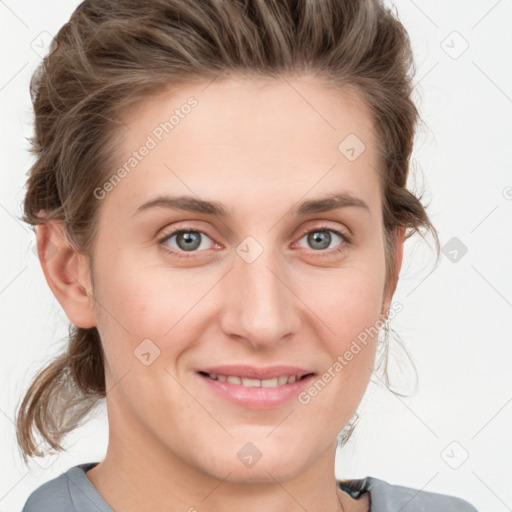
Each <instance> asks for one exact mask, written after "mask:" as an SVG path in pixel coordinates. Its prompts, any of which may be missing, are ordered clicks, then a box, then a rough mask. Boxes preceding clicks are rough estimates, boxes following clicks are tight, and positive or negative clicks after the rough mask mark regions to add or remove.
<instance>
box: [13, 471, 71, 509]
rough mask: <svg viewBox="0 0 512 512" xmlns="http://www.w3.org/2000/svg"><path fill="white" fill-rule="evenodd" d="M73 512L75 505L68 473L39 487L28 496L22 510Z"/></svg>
mask: <svg viewBox="0 0 512 512" xmlns="http://www.w3.org/2000/svg"><path fill="white" fill-rule="evenodd" d="M52 510H53V511H56V512H57V511H58V512H64V511H65V512H68V511H69V512H72V511H73V506H72V503H71V496H70V495H69V487H68V481H67V477H66V474H65V473H63V474H62V475H60V476H59V477H58V478H54V479H53V480H50V481H49V482H46V483H44V484H43V485H41V486H40V487H38V488H37V489H36V490H35V491H33V492H32V494H31V495H30V496H29V497H28V499H27V501H26V503H25V506H24V507H23V510H22V512H46V511H48V512H50V511H52Z"/></svg>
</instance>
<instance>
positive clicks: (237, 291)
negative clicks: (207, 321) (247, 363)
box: [224, 237, 296, 346]
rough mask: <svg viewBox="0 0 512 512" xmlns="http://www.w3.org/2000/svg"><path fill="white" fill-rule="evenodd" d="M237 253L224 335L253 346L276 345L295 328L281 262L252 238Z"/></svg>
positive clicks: (292, 297)
mask: <svg viewBox="0 0 512 512" xmlns="http://www.w3.org/2000/svg"><path fill="white" fill-rule="evenodd" d="M270 238H271V237H268V238H267V240H270ZM236 251H237V255H236V257H235V262H234V268H233V270H232V271H231V272H230V273H229V282H228V283H227V286H228V290H227V292H226V293H227V297H228V302H227V305H226V306H227V308H228V311H226V312H225V313H226V316H225V319H226V324H225V325H224V328H225V332H226V333H227V334H231V335H238V336H241V337H244V338H246V339H247V340H248V341H249V342H250V343H251V344H252V345H254V346H256V345H259V346H263V345H270V344H273V343H277V342H279V340H280V339H281V338H282V337H283V336H286V335H287V334H289V333H290V332H293V331H294V329H295V328H296V325H295V321H294V320H296V318H294V315H295V314H296V312H295V311H294V307H293V301H294V295H293V293H292V292H291V290H290V289H289V288H288V286H287V284H285V283H286V275H285V274H286V271H285V267H284V266H283V265H282V264H281V263H282V260H281V259H280V258H279V254H278V252H277V251H275V250H274V249H273V248H272V247H270V246H268V247H264V246H263V244H261V243H259V242H257V241H256V240H255V239H254V238H252V237H247V239H246V240H244V241H243V242H242V243H241V244H240V245H239V246H238V247H237V249H236ZM228 319H229V320H228Z"/></svg>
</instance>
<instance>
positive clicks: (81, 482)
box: [22, 462, 478, 512]
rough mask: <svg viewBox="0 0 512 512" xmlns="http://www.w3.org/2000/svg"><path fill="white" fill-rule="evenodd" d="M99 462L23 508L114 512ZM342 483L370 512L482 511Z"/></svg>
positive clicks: (438, 498) (29, 511)
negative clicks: (100, 484) (98, 482)
mask: <svg viewBox="0 0 512 512" xmlns="http://www.w3.org/2000/svg"><path fill="white" fill-rule="evenodd" d="M96 464H98V463H97V462H89V463H86V464H79V465H77V466H74V467H72V468H70V469H68V470H67V471H66V472H65V473H63V474H62V475H60V476H59V477H57V478H54V479H53V480H50V481H49V482H46V483H45V484H43V485H41V486H40V487H38V488H37V489H36V490H35V491H33V492H32V494H31V495H30V496H29V497H28V499H27V502H26V503H25V506H24V507H23V510H22V512H113V510H112V509H111V508H110V507H109V506H108V505H107V503H106V501H105V500H104V499H103V498H102V496H101V495H100V493H99V492H98V491H97V490H96V488H95V487H94V486H93V485H92V483H91V481H90V480H89V478H88V477H87V475H86V474H85V472H86V471H87V470H89V469H91V468H92V467H94V466H95V465H96ZM339 486H340V489H342V490H343V491H345V492H347V493H349V494H350V495H351V496H352V497H353V498H356V499H357V498H358V497H359V496H360V495H361V493H363V492H368V493H369V494H370V502H371V507H370V512H398V511H400V512H427V511H428V512H448V511H449V512H478V511H477V509H476V508H475V507H473V506H472V505H470V504H469V503H468V502H467V501H465V500H463V499H461V498H456V497H454V496H448V495H446V494H438V493H433V492H426V491H420V490H419V489H413V488H411V487H403V486H401V485H393V484H390V483H388V482H386V481H385V480H380V479H379V478H374V477H371V476H367V477H365V478H362V479H358V480H350V484H347V485H342V484H341V483H339Z"/></svg>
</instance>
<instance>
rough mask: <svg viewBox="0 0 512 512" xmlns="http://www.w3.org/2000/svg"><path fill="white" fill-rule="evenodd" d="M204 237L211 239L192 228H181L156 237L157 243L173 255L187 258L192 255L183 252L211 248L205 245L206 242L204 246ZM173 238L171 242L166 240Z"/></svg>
mask: <svg viewBox="0 0 512 512" xmlns="http://www.w3.org/2000/svg"><path fill="white" fill-rule="evenodd" d="M205 238H207V239H209V240H211V238H210V237H209V236H208V235H207V234H206V233H204V232H203V231H199V230H197V229H192V228H190V229H189V228H181V229H177V230H175V231H172V232H170V233H167V234H165V235H162V237H161V238H159V239H158V243H159V244H160V245H162V246H163V247H164V248H165V249H166V250H168V251H169V252H170V253H172V254H174V255H175V256H178V257H181V258H189V257H191V256H193V255H191V256H189V255H187V254H183V253H187V252H192V253H193V252H197V251H198V250H199V249H203V250H204V249H208V248H211V247H207V245H208V244H206V247H205V243H204V242H205ZM173 239H174V241H173V243H167V241H172V240H173Z"/></svg>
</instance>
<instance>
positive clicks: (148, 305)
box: [38, 76, 404, 512]
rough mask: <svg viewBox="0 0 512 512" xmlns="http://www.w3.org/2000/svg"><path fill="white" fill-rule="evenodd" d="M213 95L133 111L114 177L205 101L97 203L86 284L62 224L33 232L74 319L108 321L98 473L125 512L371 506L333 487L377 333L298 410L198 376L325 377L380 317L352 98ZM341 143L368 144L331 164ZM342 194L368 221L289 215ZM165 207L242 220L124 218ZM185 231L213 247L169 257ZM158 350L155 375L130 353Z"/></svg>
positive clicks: (374, 185)
mask: <svg viewBox="0 0 512 512" xmlns="http://www.w3.org/2000/svg"><path fill="white" fill-rule="evenodd" d="M206 84H207V82H203V83H190V84H188V85H186V86H185V85H184V86H182V87H181V88H180V89H178V90H176V89H175V90H173V91H172V92H170V91H166V92H165V93H163V94H158V95H155V96H152V97H151V98H149V99H145V100H144V103H142V104H141V105H139V106H138V107H137V108H135V109H132V110H131V111H130V112H127V113H125V115H124V121H125V122H126V124H127V126H128V127H129V129H125V130H124V131H122V132H120V144H121V145H120V150H121V154H120V159H119V163H120V165H122V164H123V163H124V162H125V161H126V159H127V158H128V157H129V156H130V155H131V153H132V152H133V151H134V150H136V149H137V148H139V147H140V146H141V145H142V144H143V143H144V141H145V140H146V137H147V136H148V134H151V133H152V131H153V130H154V128H155V126H157V125H158V124H159V123H160V122H162V121H163V120H165V119H168V117H169V114H166V113H171V112H172V111H173V110H174V109H175V108H179V107H180V105H183V104H184V103H185V102H186V100H187V98H189V97H190V96H194V97H195V98H196V99H197V100H198V105H197V107H195V108H194V109H193V110H192V111H191V113H190V114H189V115H188V116H186V117H185V118H184V119H182V120H181V121H180V123H179V125H177V126H176V127H175V128H174V130H173V131H172V132H170V133H169V134H167V135H165V137H164V138H163V140H162V141H161V142H160V143H159V144H158V146H157V147H156V148H154V149H153V150H152V151H150V153H149V154H148V155H147V156H146V157H145V158H144V159H143V160H142V161H141V162H140V163H139V164H138V165H137V167H136V168H135V169H134V170H132V172H130V173H129V174H127V175H126V176H125V177H124V178H123V179H122V180H121V182H120V183H118V184H117V185H116V186H115V187H114V188H113V190H111V191H109V192H108V193H107V194H106V195H105V197H104V198H103V199H101V200H100V202H101V215H100V221H99V222H100V224H99V231H98V238H97V241H96V245H95V248H94V267H93V275H94V284H95V286H94V289H93V287H92V283H91V275H90V274H89V272H88V265H89V262H88V260H87V258H86V257H85V256H84V255H82V254H79V253H77V252H74V251H73V249H72V248H71V247H70V246H69V245H68V244H67V243H66V240H65V238H64V237H63V231H62V226H61V225H59V224H58V223H57V222H55V221H52V222H49V223H46V224H45V225H42V226H40V227H38V239H39V246H40V251H42V252H41V254H42V255H44V252H45V247H46V244H47V243H48V241H51V242H52V244H53V245H54V246H55V247H56V253H55V255H54V256H52V257H51V258H50V259H49V260H48V261H45V260H44V257H43V258H42V259H41V265H42V267H43V271H44V273H45V276H46V279H47V281H48V283H49V286H50V288H51V289H52V291H53V293H54V294H55V296H56V298H57V299H58V300H59V302H60V304H61V305H62V307H63V309H64V311H65V312H66V315H67V316H68V318H69V320H70V321H71V322H72V323H74V324H75V325H78V326H81V327H86V328H88V327H92V326H96V327H97V329H98V330H99V332H100V335H101V339H102V343H103V347H104V350H105V354H106V365H105V370H106V386H107V390H108V392H107V398H106V401H107V411H108V419H109V432H110V437H109V445H108V450H107V454H106V457H105V459H104V460H103V461H101V462H100V464H99V465H97V466H96V467H95V468H93V469H92V470H90V471H88V473H87V476H88V478H89V479H90V480H91V482H92V483H93V484H94V486H95V487H96V488H97V489H98V491H99V492H100V494H101V495H102V496H103V497H104V499H105V500H106V501H107V503H109V504H110V506H111V507H112V508H113V509H114V510H123V511H125V512H133V511H138V510H155V511H164V510H166V511H169V510H176V511H178V510H194V509H195V510H198V511H201V510H209V511H214V512H215V511H223V512H230V511H235V510H236V511H239V510H245V511H248V512H252V511H261V510H265V511H268V512H282V511H287V512H294V511H299V510H300V511H303V510H304V509H306V510H308V511H335V510H341V509H342V505H343V509H344V510H345V511H364V510H368V508H369V504H370V502H369V499H368V496H367V494H363V496H362V497H361V498H360V499H359V500H354V499H351V498H350V497H349V496H348V494H346V493H344V492H342V491H337V490H336V480H335V473H334V460H335V453H336V436H337V435H338V433H339V432H340V431H341V430H342V429H343V427H344V426H345V424H346V423H347V421H348V420H349V419H350V418H351V416H352V415H353V413H354V411H355V410H356V408H357V406H358V405H359V403H360V401H361V399H362V397H363V395H364V392H365V390H366V388H367V385H368V383H369V380H370V376H371V372H372V369H373V365H374V359H375V349H376V341H377V340H376V338H374V339H371V338H370V339H369V342H368V344H367V345H366V346H362V347H363V348H362V350H361V351H360V352H359V353H358V354H357V355H356V356H354V358H353V359H352V360H351V361H350V362H349V363H348V364H347V365H346V366H345V367H344V368H343V370H342V371H341V372H338V373H337V374H336V376H335V378H333V379H332V380H331V381H330V382H329V384H328V385H327V386H326V387H325V388H324V389H323V390H322V391H321V392H320V393H319V394H318V395H317V396H316V397H314V399H312V400H311V401H310V403H308V404H307V405H302V404H300V403H299V402H298V401H297V400H291V402H290V403H289V404H287V405H285V406H281V407H278V408H274V409H266V410H265V409H263V410H250V409H247V408H244V407H242V406H239V405H235V404H232V403H230V402H228V401H226V400H225V399H223V398H221V397H219V396H217V395H216V394H214V393H212V392H211V391H210V390H209V388H208V386H206V384H205V382H204V381H203V379H202V378H200V377H199V376H198V375H197V373H196V372H195V369H196V368H198V367H201V366H202V367H205V366H210V365H221V364H248V365H252V366H257V367H263V366H270V365H277V364H287V365H296V366H300V367H305V368H309V369H311V370H312V371H314V372H316V373H317V375H321V374H322V373H323V372H324V371H326V370H327V369H328V368H329V367H330V366H332V364H333V362H334V361H335V360H336V358H337V357H338V356H339V355H342V354H344V353H345V351H346V350H347V349H348V348H349V347H350V345H351V343H352V341H353V340H355V339H356V338H357V336H358V334H359V333H361V332H362V331H364V329H365V328H368V327H370V326H372V325H375V323H376V321H377V320H378V319H379V318H383V317H385V316H386V314H387V312H388V309H389V307H390V302H391V298H392V293H393V292H394V289H395V286H396V278H395V279H394V281H393V285H392V286H391V288H390V292H389V293H388V294H387V295H385V294H384V289H385V288H384V285H385V266H384V241H383V224H382V202H381V190H380V184H379V179H378V175H377V171H376V169H377V168H378V165H379V164H378V162H379V160H378V155H377V149H376V147H377V146H376V140H375V139H374V132H373V131H372V123H371V120H370V115H369V111H368V110H367V108H366V106H365V104H364V103H363V102H362V101H360V100H359V98H358V96H357V95H356V94H355V93H354V91H350V90H348V89H347V90H346V91H344V92H340V91H335V90H333V89H329V88H326V87H325V86H323V85H322V84H321V83H319V82H318V81H315V79H313V78H308V77H304V76H303V77H297V78H293V79H292V78H288V79H287V81H285V80H274V79H254V78H251V79H247V78H246V79H242V78H233V77H229V78H225V79H223V80H216V81H214V82H212V83H210V84H209V85H208V87H206ZM291 86H293V88H292V87H291ZM205 87H206V88H205ZM294 89H296V91H299V92H300V94H298V93H297V92H296V91H294ZM305 99H306V100H307V101H305ZM350 133H352V134H356V135H357V137H358V138H359V139H360V140H361V141H363V142H364V144H365V146H366V149H365V151H364V152H363V153H362V154H361V155H360V156H359V157H358V158H357V159H356V160H354V161H349V160H348V159H347V158H346V157H345V156H344V155H343V154H341V152H340V151H339V150H338V145H339V144H340V142H341V141H342V140H343V139H344V138H345V137H346V136H347V135H348V134H350ZM329 170H330V171H329ZM328 171H329V172H328ZM114 172H115V170H114ZM333 191H339V192H350V193H352V194H353V195H354V196H356V197H359V198H361V199H363V200H364V201H365V202H366V203H367V204H368V205H369V211H366V210H364V209H362V208H357V207H345V208H340V209H336V210H333V211H329V212H323V213H316V214H309V215H307V216H305V217H302V218H299V217H297V216H296V215H295V214H294V208H295V207H296V204H297V203H298V202H301V201H303V200H307V199H313V198H322V197H324V196H326V195H328V194H330V193H332V192H333ZM158 194H174V195H180V194H189V195H190V194H192V195H194V196H197V197H199V198H201V199H206V200H215V201H219V202H221V203H223V204H224V205H225V207H226V208H227V209H229V210H230V211H231V212H232V216H231V217H229V218H226V219H222V218H220V217H218V216H215V215H208V214H197V213H191V212H186V211H180V210H173V209H167V208H152V209H148V210H147V211H144V212H143V213H139V214H137V215H135V216H133V215H134V212H135V210H136V208H137V206H139V205H140V204H142V203H143V202H145V201H147V200H149V199H152V198H154V197H155V196H156V195H158ZM132 216H133V217H132ZM185 225H186V227H189V228H190V227H192V228H193V229H196V230H199V231H202V232H204V233H206V235H207V236H204V235H201V236H202V237H203V238H202V242H201V246H200V248H198V249H196V250H195V252H186V251H184V250H183V249H182V247H183V246H184V244H181V245H178V240H177V238H178V237H176V236H174V237H172V238H168V239H167V241H165V242H164V244H163V245H159V243H158V242H157V237H158V236H160V235H163V234H165V233H170V232H171V231H172V230H173V229H178V228H183V227H184V226H185ZM324 225H327V226H328V229H334V230H337V231H340V232H341V233H351V234H352V243H351V244H350V245H343V244H344V243H345V242H344V241H343V240H341V239H340V238H338V237H337V236H336V235H335V234H333V233H332V232H330V233H331V235H332V236H331V241H330V244H329V246H328V248H326V249H317V248H316V247H317V246H316V245H314V242H313V243H312V242H311V241H309V242H308V237H307V233H308V232H310V231H311V230H319V229H320V228H322V227H323V226H324ZM323 229H324V230H325V228H323ZM347 230H349V231H347ZM304 234H305V235H306V236H304ZM403 234H404V233H403V230H401V231H400V233H399V237H398V241H397V250H396V253H395V261H396V266H397V269H398V270H397V275H398V271H399V269H400V267H401V263H402V254H403ZM247 236H252V237H253V238H254V239H255V240H257V242H258V243H259V244H260V246H261V247H262V248H263V252H262V254H261V255H260V256H259V257H258V258H257V259H256V260H255V261H253V262H252V263H247V262H246V261H245V260H244V259H243V258H241V257H240V256H239V255H238V254H237V252H236V248H237V246H238V245H239V244H240V243H241V242H242V241H243V240H244V239H245V238H246V237H247ZM165 246H167V249H171V250H174V251H177V252H180V251H181V254H185V253H186V254H192V257H191V258H190V259H188V260H186V259H183V258H179V257H177V256H175V255H172V254H170V253H169V252H168V250H166V249H165ZM340 246H343V251H342V252H341V253H339V254H333V250H335V249H336V248H338V247H340ZM329 253H330V254H329ZM381 315H382V316H381ZM147 338H149V339H150V340H152V342H153V343H154V344H155V345H156V346H158V348H159V350H160V355H159V357H157V358H156V359H155V360H154V361H153V362H152V363H151V364H150V365H149V366H145V365H144V364H142V363H141V362H140V360H139V359H138V358H137V357H135V356H134V353H133V352H134V350H135V349H136V348H137V346H138V345H139V344H140V343H141V341H142V340H144V339H147ZM247 442H251V443H253V444H254V445H255V446H256V447H257V448H258V450H259V451H260V452H261V454H262V457H261V459H260V460H259V461H258V462H257V463H256V464H255V465H253V466H252V467H246V466H245V465H244V464H242V463H241V462H240V460H239V458H238V457H237V452H238V451H239V450H240V449H241V448H242V447H243V446H244V445H245V444H246V443H247ZM340 502H341V504H342V505H341V504H340ZM191 507H194V508H191Z"/></svg>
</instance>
